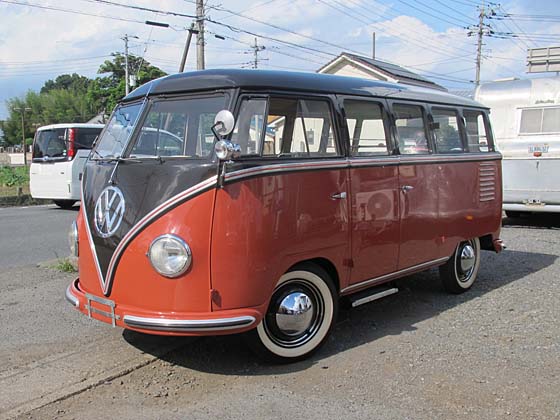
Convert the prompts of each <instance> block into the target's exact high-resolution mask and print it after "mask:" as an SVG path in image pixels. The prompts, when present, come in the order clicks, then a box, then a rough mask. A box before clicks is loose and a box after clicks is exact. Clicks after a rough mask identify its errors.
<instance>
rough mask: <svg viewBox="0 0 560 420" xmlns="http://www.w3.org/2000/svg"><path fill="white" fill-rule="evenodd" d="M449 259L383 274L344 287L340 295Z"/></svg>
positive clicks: (440, 259) (446, 258)
mask: <svg viewBox="0 0 560 420" xmlns="http://www.w3.org/2000/svg"><path fill="white" fill-rule="evenodd" d="M448 259H449V257H444V258H438V259H437V260H432V261H428V262H425V263H422V264H418V265H414V266H412V267H408V268H405V269H403V270H399V271H395V272H394V273H389V274H385V275H384V276H380V277H374V278H373V279H369V280H365V281H362V282H360V283H356V284H352V285H351V286H348V287H345V288H344V289H342V290H341V291H340V293H346V292H351V291H352V290H356V289H361V288H363V287H366V286H374V285H376V284H378V283H382V282H384V281H385V280H390V279H393V278H397V277H401V276H404V275H406V274H408V273H411V272H413V271H417V270H422V269H424V268H428V267H431V266H434V265H439V264H441V263H444V262H445V261H447V260H448Z"/></svg>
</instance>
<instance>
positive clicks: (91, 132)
mask: <svg viewBox="0 0 560 420" xmlns="http://www.w3.org/2000/svg"><path fill="white" fill-rule="evenodd" d="M99 133H101V128H77V129H76V137H75V140H74V141H75V147H76V149H88V150H89V149H91V148H92V147H93V142H94V141H95V139H96V138H97V136H98V135H99Z"/></svg>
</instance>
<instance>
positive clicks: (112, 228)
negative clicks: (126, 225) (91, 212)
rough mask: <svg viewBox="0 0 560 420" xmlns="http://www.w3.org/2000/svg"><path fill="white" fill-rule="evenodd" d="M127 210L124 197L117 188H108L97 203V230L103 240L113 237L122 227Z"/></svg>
mask: <svg viewBox="0 0 560 420" xmlns="http://www.w3.org/2000/svg"><path fill="white" fill-rule="evenodd" d="M124 210H125V202H124V196H123V193H122V191H121V190H120V189H118V188H117V187H112V186H111V187H107V188H105V189H104V190H103V191H102V192H101V195H100V196H99V198H98V199H97V202H96V203H95V230H96V231H97V233H98V234H99V236H101V237H102V238H108V237H109V236H112V235H113V234H114V233H115V232H116V231H117V229H118V228H119V226H120V225H121V222H122V219H123V216H124Z"/></svg>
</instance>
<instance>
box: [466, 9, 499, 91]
mask: <svg viewBox="0 0 560 420" xmlns="http://www.w3.org/2000/svg"><path fill="white" fill-rule="evenodd" d="M493 15H495V11H494V10H493V9H492V8H488V10H487V9H486V5H485V1H484V0H482V4H481V6H480V13H479V15H478V25H476V26H470V27H469V28H467V29H469V32H468V34H467V35H468V36H473V35H476V36H477V43H476V77H475V84H476V86H479V85H480V69H481V66H482V47H483V45H484V44H483V42H482V40H483V37H484V36H489V35H492V34H493V33H494V32H493V31H492V28H491V26H490V25H488V24H486V23H485V19H486V18H489V17H491V16H493Z"/></svg>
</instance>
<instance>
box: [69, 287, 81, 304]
mask: <svg viewBox="0 0 560 420" xmlns="http://www.w3.org/2000/svg"><path fill="white" fill-rule="evenodd" d="M71 288H72V284H70V285H69V286H68V287H67V288H66V300H67V301H68V302H70V304H72V305H73V306H74V307H76V308H77V307H79V306H80V301H79V300H78V298H77V297H76V296H74V295H73V294H72V291H71V290H70V289H71Z"/></svg>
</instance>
